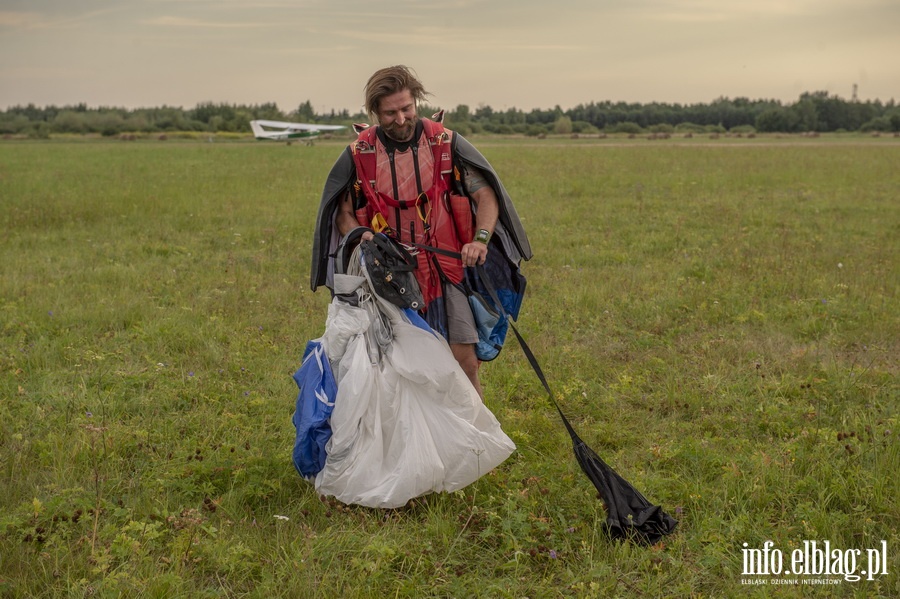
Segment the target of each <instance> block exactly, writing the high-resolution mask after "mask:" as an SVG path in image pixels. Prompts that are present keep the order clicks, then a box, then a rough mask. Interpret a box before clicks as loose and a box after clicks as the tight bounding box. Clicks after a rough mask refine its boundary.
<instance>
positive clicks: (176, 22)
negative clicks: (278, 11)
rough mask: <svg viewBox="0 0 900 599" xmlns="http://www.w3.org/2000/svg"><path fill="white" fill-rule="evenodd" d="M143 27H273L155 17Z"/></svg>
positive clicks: (146, 21)
mask: <svg viewBox="0 0 900 599" xmlns="http://www.w3.org/2000/svg"><path fill="white" fill-rule="evenodd" d="M141 22H142V23H143V24H144V25H155V26H160V27H181V28H188V29H256V28H261V27H273V26H274V25H273V24H272V23H246V22H242V23H226V22H222V21H201V20H199V19H191V18H187V17H167V16H163V17H156V18H153V19H145V20H143V21H141Z"/></svg>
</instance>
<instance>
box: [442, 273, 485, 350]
mask: <svg viewBox="0 0 900 599" xmlns="http://www.w3.org/2000/svg"><path fill="white" fill-rule="evenodd" d="M444 306H445V308H446V309H447V342H448V343H452V344H455V343H478V330H477V329H476V328H475V317H474V316H473V315H472V308H470V307H469V298H467V297H466V294H465V293H463V292H462V291H460V290H459V289H457V288H456V287H454V286H453V285H449V284H448V285H444Z"/></svg>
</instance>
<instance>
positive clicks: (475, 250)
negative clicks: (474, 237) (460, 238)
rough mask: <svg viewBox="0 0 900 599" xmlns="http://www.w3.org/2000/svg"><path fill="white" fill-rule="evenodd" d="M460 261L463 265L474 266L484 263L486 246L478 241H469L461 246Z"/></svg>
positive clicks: (486, 251)
mask: <svg viewBox="0 0 900 599" xmlns="http://www.w3.org/2000/svg"><path fill="white" fill-rule="evenodd" d="M460 253H461V254H462V263H463V266H475V265H477V264H484V261H485V260H486V259H487V253H488V247H487V245H486V244H484V243H481V242H480V241H471V242H469V243H467V244H466V245H464V246H462V251H460Z"/></svg>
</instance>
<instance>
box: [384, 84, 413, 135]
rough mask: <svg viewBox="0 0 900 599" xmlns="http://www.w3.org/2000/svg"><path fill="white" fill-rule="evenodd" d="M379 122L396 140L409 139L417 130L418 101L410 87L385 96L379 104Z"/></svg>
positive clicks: (386, 133) (387, 133)
mask: <svg viewBox="0 0 900 599" xmlns="http://www.w3.org/2000/svg"><path fill="white" fill-rule="evenodd" d="M376 116H377V117H378V124H379V126H381V129H382V130H383V131H384V133H385V135H387V136H388V137H390V138H391V139H393V140H394V141H409V140H410V139H412V136H413V133H414V132H415V130H416V122H417V121H418V120H419V118H418V117H417V116H416V101H415V99H413V96H412V93H411V92H410V91H409V90H408V89H404V90H401V91H399V92H397V93H395V94H391V95H390V96H385V97H384V98H382V99H381V102H379V104H378V114H377V115H376Z"/></svg>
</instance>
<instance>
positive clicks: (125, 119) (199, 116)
mask: <svg viewBox="0 0 900 599" xmlns="http://www.w3.org/2000/svg"><path fill="white" fill-rule="evenodd" d="M435 111H436V109H434V108H433V107H430V106H420V111H419V112H420V114H422V115H428V116H430V115H431V114H432V113H433V112H435ZM254 119H269V120H279V121H295V122H304V123H322V124H342V125H349V124H351V123H354V122H365V121H367V120H368V119H367V117H366V115H364V114H362V113H358V114H350V113H349V111H347V110H344V111H342V112H335V111H333V110H332V111H331V112H330V113H329V114H317V113H316V112H315V110H314V109H313V107H312V104H311V103H310V102H309V101H306V102H304V103H302V104H300V105H299V106H298V107H297V108H296V109H295V110H291V111H289V112H283V111H282V110H281V109H279V108H278V106H277V105H276V104H275V103H267V104H259V105H238V104H216V103H212V102H208V103H202V104H198V105H197V106H195V107H194V108H191V109H183V108H178V107H169V106H163V107H161V108H136V109H126V108H113V107H98V108H91V107H88V106H87V105H86V104H77V105H74V106H45V107H43V108H39V107H37V106H35V105H34V104H29V105H27V106H13V107H11V108H8V109H7V110H5V111H2V112H0V135H2V136H3V137H7V138H8V137H13V136H17V137H18V136H25V137H29V138H39V139H40V138H48V137H49V136H50V135H51V134H63V133H68V134H99V135H103V136H117V135H123V134H129V133H136V134H140V133H144V134H147V133H161V134H162V133H169V132H171V133H174V132H206V133H220V132H227V133H242V134H249V133H250V121H251V120H254ZM445 123H446V124H447V126H448V127H450V128H451V129H454V130H456V131H459V132H460V133H462V134H463V135H470V134H473V133H499V134H524V135H531V136H541V135H547V134H592V133H601V132H602V133H644V132H650V133H673V132H682V131H683V132H714V133H724V132H760V133H769V132H780V133H808V132H822V133H825V132H843V131H847V132H850V131H854V132H855V131H861V132H870V131H879V132H885V133H887V132H900V106H898V105H897V104H896V103H895V101H894V100H893V99H891V100H890V101H888V102H887V103H883V102H881V101H880V100H875V101H865V102H860V101H856V100H844V99H842V98H839V97H837V96H831V95H829V94H828V93H827V92H812V93H804V94H802V95H801V96H800V98H799V99H798V100H797V101H796V102H794V103H792V104H784V103H782V102H780V101H776V100H750V99H747V98H735V99H729V98H719V99H717V100H714V101H713V102H710V103H709V104H666V103H658V102H653V103H649V104H639V103H627V102H610V101H604V102H591V103H590V104H580V105H578V106H576V107H575V108H571V109H568V110H563V109H562V108H560V107H559V106H557V107H555V108H553V109H551V110H540V109H533V110H531V111H528V112H526V111H523V110H520V109H518V108H509V109H506V110H502V111H499V110H494V109H493V108H491V107H490V106H484V105H482V106H479V107H477V108H475V109H474V110H472V109H471V108H470V107H469V106H467V105H464V104H461V105H459V106H457V107H456V108H455V109H453V110H448V111H447V112H446V115H445ZM348 135H349V133H348Z"/></svg>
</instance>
